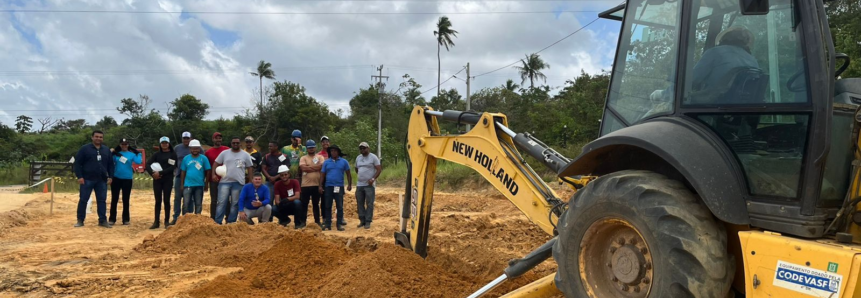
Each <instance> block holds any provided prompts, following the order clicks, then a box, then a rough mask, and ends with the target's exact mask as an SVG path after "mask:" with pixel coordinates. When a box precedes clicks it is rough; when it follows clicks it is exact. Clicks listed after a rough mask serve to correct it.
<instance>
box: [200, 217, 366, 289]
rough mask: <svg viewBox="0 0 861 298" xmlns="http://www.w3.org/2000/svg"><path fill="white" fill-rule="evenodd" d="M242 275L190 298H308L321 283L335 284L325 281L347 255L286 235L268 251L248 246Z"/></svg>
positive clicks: (217, 282)
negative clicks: (253, 297) (252, 297)
mask: <svg viewBox="0 0 861 298" xmlns="http://www.w3.org/2000/svg"><path fill="white" fill-rule="evenodd" d="M240 257H241V258H242V259H243V266H242V267H244V268H245V269H244V270H243V271H240V272H237V273H234V274H230V275H228V276H220V277H218V278H216V279H214V280H213V281H212V282H209V283H206V284H205V285H203V286H201V287H199V288H197V289H194V290H193V291H191V292H190V293H189V294H190V295H191V296H193V297H210V296H218V297H248V296H261V297H274V296H281V297H284V296H287V297H290V296H295V297H308V296H309V295H311V294H314V293H316V292H317V290H316V289H317V288H319V287H320V284H321V283H328V282H336V281H332V280H330V279H328V278H326V276H327V275H329V273H330V272H331V271H332V270H334V269H335V268H337V267H339V266H342V265H343V264H344V263H345V262H346V260H347V259H349V258H350V257H351V254H350V253H349V252H348V251H347V249H346V248H345V247H344V246H341V245H336V244H333V243H331V242H328V241H326V240H323V239H318V238H317V237H315V236H314V235H309V234H306V233H302V232H290V233H289V235H288V236H286V237H284V238H283V239H281V240H280V241H278V242H277V244H275V245H274V246H272V247H271V248H269V249H256V247H255V246H253V245H252V246H248V247H246V249H245V252H244V253H243V254H242V255H241V256H240Z"/></svg>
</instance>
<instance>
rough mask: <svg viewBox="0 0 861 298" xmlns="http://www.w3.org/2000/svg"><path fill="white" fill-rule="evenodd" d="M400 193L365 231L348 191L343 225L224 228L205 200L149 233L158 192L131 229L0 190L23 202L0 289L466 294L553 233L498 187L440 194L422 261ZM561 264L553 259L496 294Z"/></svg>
mask: <svg viewBox="0 0 861 298" xmlns="http://www.w3.org/2000/svg"><path fill="white" fill-rule="evenodd" d="M399 190H400V189H380V190H378V195H377V204H376V214H375V221H374V226H373V227H372V228H371V229H370V230H365V229H356V224H358V222H357V221H358V220H357V219H356V213H355V209H356V206H355V198H354V197H353V196H352V194H347V196H346V197H345V205H346V208H345V209H346V218H347V221H348V223H349V224H348V225H347V231H345V232H338V231H331V232H330V231H326V232H322V231H320V229H319V227H317V226H316V225H313V224H311V225H309V226H308V228H306V229H303V230H300V231H294V230H293V229H292V225H291V228H284V227H281V226H279V225H276V224H263V225H254V226H249V225H246V224H231V225H224V226H218V225H215V224H214V223H213V222H212V221H211V220H210V219H209V217H208V212H207V210H209V206H208V205H205V206H204V208H203V210H205V211H204V214H203V215H204V216H185V217H181V220H180V221H179V223H178V225H176V226H173V227H171V228H170V229H168V230H164V229H159V230H149V229H148V227H149V225H150V224H151V223H152V220H153V208H154V207H153V205H154V204H153V202H154V199H153V198H152V194H151V192H140V191H136V192H134V193H133V195H132V200H131V208H130V210H131V225H130V226H121V225H118V226H115V227H114V228H113V229H105V228H100V227H97V226H96V222H97V217H96V215H95V214H94V213H93V214H89V215H88V217H87V222H86V226H85V227H83V228H73V227H72V226H73V224H74V223H75V209H76V204H77V195H76V194H58V195H57V196H56V202H55V206H54V215H53V216H48V207H49V201H50V199H49V198H50V194H41V193H40V194H32V195H17V194H15V195H12V194H7V193H0V202H6V203H3V204H10V205H11V204H12V203H8V202H13V201H14V202H15V203H16V204H21V203H20V202H24V201H27V203H23V207H20V208H17V209H14V210H12V211H7V212H3V213H0V296H3V297H8V296H11V297H16V296H22V297H23V296H26V297H43V296H53V295H56V294H63V295H71V296H101V297H118V296H123V297H150V296H157V297H246V296H249V295H259V296H272V297H332V296H336V297H403V296H415V297H459V296H460V297H462V296H466V295H467V294H469V293H471V292H472V291H474V290H475V289H478V288H479V287H480V286H482V285H483V284H484V283H486V282H488V281H490V280H492V279H493V278H495V277H497V276H498V275H499V274H500V273H501V272H502V269H503V268H504V267H505V264H506V262H507V261H508V260H509V259H512V258H516V257H520V256H522V255H524V254H526V253H528V252H529V251H530V250H532V249H533V248H534V247H537V246H538V245H540V244H542V243H544V242H545V241H547V240H548V239H549V236H547V235H545V234H543V233H542V232H541V231H540V230H539V229H538V228H536V227H535V226H534V225H533V224H531V223H529V222H528V221H527V219H526V218H525V217H524V216H523V215H522V214H521V213H520V212H519V211H518V210H517V209H516V208H515V207H514V206H513V205H512V204H511V203H510V202H508V201H507V200H505V199H504V198H503V197H501V196H499V195H496V194H495V193H494V191H492V190H491V191H488V192H485V193H476V194H437V195H436V196H435V201H434V209H435V211H434V213H433V217H432V220H431V237H430V242H429V246H430V252H429V256H428V258H427V260H422V259H421V258H420V257H418V256H417V255H415V254H413V253H412V252H409V251H407V250H405V249H402V248H399V247H396V246H395V245H394V244H393V242H394V241H393V239H392V234H393V232H394V231H395V230H396V226H397V222H398V219H397V214H398V210H397V206H398V202H397V198H398V196H397V194H396V192H397V191H399ZM208 195H209V194H208V193H207V194H205V197H206V198H207V199H206V200H204V201H208ZM109 205H110V203H109ZM93 207H95V206H93ZM120 208H121V207H120ZM348 242H349V243H350V246H349V247H347V246H346V244H347V243H348ZM554 270H555V265H554V264H552V263H551V262H546V263H545V264H542V265H541V266H539V268H537V269H536V270H534V271H533V272H531V273H529V274H527V275H525V276H523V277H521V278H519V279H518V280H515V281H513V282H509V283H506V284H505V285H504V286H503V287H502V288H500V289H499V290H497V292H496V294H497V295H498V294H499V293H503V292H504V291H507V290H511V289H513V288H516V287H518V286H520V285H524V284H526V283H529V282H531V281H533V280H535V279H537V278H539V277H542V276H544V275H547V274H550V273H552V272H553V271H554Z"/></svg>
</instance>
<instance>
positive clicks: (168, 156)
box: [146, 137, 177, 229]
mask: <svg viewBox="0 0 861 298" xmlns="http://www.w3.org/2000/svg"><path fill="white" fill-rule="evenodd" d="M158 142H159V150H158V151H157V152H156V153H155V154H153V156H152V157H150V158H149V159H148V160H147V165H146V171H147V173H149V174H150V176H152V179H153V180H152V191H153V192H154V193H155V220H154V221H153V224H152V226H150V227H149V228H150V229H158V228H159V225H160V223H159V214H160V213H161V206H162V204H164V228H165V229H167V227H169V226H170V192H171V190H172V189H173V172H174V170H176V166H177V165H176V163H177V160H176V152H174V151H173V147H171V146H170V139H169V138H168V137H161V138H160V139H159V140H158Z"/></svg>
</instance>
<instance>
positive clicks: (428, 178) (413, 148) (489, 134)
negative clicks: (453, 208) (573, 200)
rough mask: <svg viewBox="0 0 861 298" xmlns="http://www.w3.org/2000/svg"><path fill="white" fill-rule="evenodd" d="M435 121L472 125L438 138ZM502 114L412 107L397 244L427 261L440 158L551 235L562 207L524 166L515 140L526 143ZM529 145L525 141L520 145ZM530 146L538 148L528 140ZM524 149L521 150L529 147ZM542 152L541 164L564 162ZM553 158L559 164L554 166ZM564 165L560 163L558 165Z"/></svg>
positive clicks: (560, 202) (533, 142) (553, 195)
mask: <svg viewBox="0 0 861 298" xmlns="http://www.w3.org/2000/svg"><path fill="white" fill-rule="evenodd" d="M438 118H442V119H445V120H453V121H457V122H461V123H465V124H474V125H475V126H474V128H472V129H471V130H470V131H469V132H467V133H465V134H461V135H441V134H440V130H439V125H438V122H437V120H438ZM505 125H507V119H506V117H505V115H502V114H492V113H483V114H476V113H470V112H456V111H445V112H437V111H433V110H432V109H430V108H427V107H420V106H416V107H415V108H414V109H413V111H412V114H411V117H410V122H409V130H408V135H407V141H406V145H405V146H406V150H407V152H408V155H407V156H408V158H409V160H408V172H409V175H408V177H407V195H406V196H405V197H404V202H402V203H403V205H402V206H403V209H402V217H403V220H402V221H401V222H402V226H401V229H400V230H401V231H400V232H397V233H395V239H396V241H397V242H398V244H400V245H402V246H404V247H407V248H410V249H412V250H413V251H414V252H416V253H417V254H419V255H421V256H422V257H426V256H427V241H428V231H429V228H430V215H431V210H432V203H433V191H434V180H435V178H436V161H437V159H443V160H447V161H450V162H454V163H457V164H461V165H464V166H466V167H469V168H471V169H473V170H475V171H476V172H478V173H479V174H480V175H481V176H482V177H484V179H486V180H487V181H488V182H490V184H491V185H493V186H494V188H496V189H497V190H499V191H500V192H501V193H502V194H503V195H505V197H506V198H508V199H509V200H510V201H511V202H512V203H514V205H515V206H517V208H518V209H520V211H522V212H523V213H524V214H525V215H526V216H527V217H528V218H529V220H531V221H532V222H533V223H535V224H536V225H538V227H540V228H541V229H542V230H543V231H545V232H547V233H548V234H550V235H554V234H555V221H556V218H557V217H558V215H559V214H561V212H562V208H563V207H564V203H563V202H562V201H561V200H559V198H558V196H557V195H556V193H555V192H554V191H553V190H552V189H550V187H548V186H547V184H546V183H544V181H543V180H542V179H541V177H540V176H539V175H537V174H536V173H535V172H534V171H532V169H531V168H530V167H529V165H527V164H526V163H525V162H524V161H523V158H522V157H521V155H520V153H519V151H518V150H517V148H516V147H523V146H524V145H523V144H520V145H516V144H515V142H514V140H515V138H531V137H529V136H524V135H523V134H514V133H513V132H511V131H510V130H508V129H507V128H506V127H505ZM523 142H524V143H528V142H529V141H528V140H524V141H523ZM531 142H532V144H534V145H535V146H543V144H540V142H538V141H537V140H534V139H533V140H531ZM532 144H528V145H526V146H531V145H532ZM535 151H536V152H543V153H542V154H543V155H542V156H545V157H546V158H544V160H543V161H542V162H544V163H545V164H547V163H548V162H550V163H562V162H563V161H564V160H565V158H564V157H562V156H561V155H558V153H555V151H552V150H551V151H552V152H548V151H546V150H541V149H535ZM554 159H561V160H559V161H554ZM563 165H564V164H563Z"/></svg>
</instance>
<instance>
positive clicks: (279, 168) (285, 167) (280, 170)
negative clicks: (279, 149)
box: [278, 165, 290, 174]
mask: <svg viewBox="0 0 861 298" xmlns="http://www.w3.org/2000/svg"><path fill="white" fill-rule="evenodd" d="M284 172H290V168H288V167H287V166H285V165H281V166H280V167H278V174H281V173H284Z"/></svg>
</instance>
